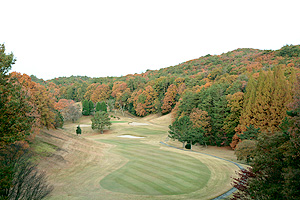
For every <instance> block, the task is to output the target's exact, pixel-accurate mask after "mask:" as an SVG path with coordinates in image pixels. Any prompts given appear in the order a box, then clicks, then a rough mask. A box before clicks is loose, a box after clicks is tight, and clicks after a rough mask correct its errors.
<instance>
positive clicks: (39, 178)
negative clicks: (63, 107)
mask: <svg viewBox="0 0 300 200" xmlns="http://www.w3.org/2000/svg"><path fill="white" fill-rule="evenodd" d="M14 63H15V58H14V55H13V54H12V53H11V54H6V53H5V46H4V45H3V44H2V45H0V113H1V115H0V121H1V123H0V198H1V199H42V198H44V197H45V196H47V195H48V194H49V193H50V192H51V190H52V187H51V186H49V185H48V184H47V182H46V176H45V174H43V173H42V172H40V171H39V170H38V168H37V167H36V164H34V163H32V162H30V156H29V155H30V154H28V153H27V152H28V142H27V141H29V140H32V138H33V136H34V135H35V134H37V133H38V131H39V128H41V127H46V128H54V126H55V117H56V114H55V109H54V101H53V100H52V99H51V98H49V96H50V94H49V93H48V92H47V90H46V89H45V87H44V86H42V85H40V84H38V83H35V82H33V81H32V80H31V78H30V77H29V76H27V75H25V74H24V75H21V74H19V73H11V74H8V71H9V70H10V69H11V67H12V65H13V64H14Z"/></svg>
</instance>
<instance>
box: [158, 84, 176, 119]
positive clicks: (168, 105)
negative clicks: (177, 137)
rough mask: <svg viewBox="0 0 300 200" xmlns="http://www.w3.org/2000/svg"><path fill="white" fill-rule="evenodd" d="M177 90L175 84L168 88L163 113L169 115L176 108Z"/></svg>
mask: <svg viewBox="0 0 300 200" xmlns="http://www.w3.org/2000/svg"><path fill="white" fill-rule="evenodd" d="M177 90H178V88H177V86H176V85H174V84H172V85H170V86H169V87H168V90H167V92H166V93H165V97H164V99H163V105H162V107H161V109H162V113H169V112H171V110H172V109H173V108H174V106H175V104H176V97H177Z"/></svg>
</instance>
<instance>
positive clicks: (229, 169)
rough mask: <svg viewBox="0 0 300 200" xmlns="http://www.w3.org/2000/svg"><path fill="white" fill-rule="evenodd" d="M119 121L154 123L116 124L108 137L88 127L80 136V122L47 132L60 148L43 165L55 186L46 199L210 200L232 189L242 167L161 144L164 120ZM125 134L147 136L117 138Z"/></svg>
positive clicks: (45, 138) (87, 121) (164, 135)
mask: <svg viewBox="0 0 300 200" xmlns="http://www.w3.org/2000/svg"><path fill="white" fill-rule="evenodd" d="M163 117H164V119H165V122H166V121H167V118H166V116H163ZM120 118H121V119H120V120H122V121H134V122H139V123H147V124H149V125H148V126H131V125H129V124H128V123H114V124H113V125H112V127H111V130H109V131H106V132H105V133H104V134H100V133H97V132H94V131H93V130H92V129H91V128H90V127H84V129H83V130H84V131H83V134H82V135H80V136H76V134H75V130H76V127H77V125H78V124H77V123H76V124H71V123H70V124H66V125H65V126H64V129H62V130H55V131H54V130H45V131H44V133H43V141H45V142H46V143H49V144H53V145H56V146H58V147H59V149H58V150H57V151H56V152H55V153H54V156H51V157H47V158H46V159H45V160H44V162H42V163H41V164H40V165H41V166H40V167H41V169H44V170H47V173H48V175H49V180H50V181H51V183H52V184H54V191H53V192H52V193H51V196H49V197H48V198H47V199H51V200H52V199H64V200H65V199H71V200H73V199H80V200H82V199H86V200H90V199H100V200H101V199H103V200H119V199H122V200H162V199H164V200H165V199H167V200H168V199H170V200H179V199H204V200H205V199H212V198H214V197H216V196H218V195H220V194H222V193H224V192H226V191H228V190H229V189H230V188H231V187H232V186H231V184H230V183H231V177H232V176H234V175H235V171H236V170H237V169H238V168H237V167H236V166H235V165H233V164H232V163H229V162H226V161H224V160H220V159H216V158H213V157H211V156H208V155H203V154H199V153H194V152H191V151H182V150H179V149H174V148H170V147H166V146H164V145H161V144H160V143H159V142H160V141H165V139H166V138H167V135H168V134H167V131H168V126H167V123H166V124H162V123H159V124H156V123H153V122H154V121H157V122H161V120H159V119H154V118H151V117H149V120H146V119H143V118H132V117H122V116H120ZM150 120H151V121H150ZM165 122H164V123H165ZM80 124H90V117H83V118H81V120H80ZM46 133H47V134H46ZM123 134H129V135H136V136H146V137H145V138H141V139H127V138H119V137H117V136H119V135H123ZM178 144H179V143H178ZM195 149H196V148H195ZM199 150H200V151H203V150H202V149H199ZM208 150H209V149H208ZM208 150H205V153H209V152H207V151H208ZM224 151H226V152H229V151H228V150H225V149H224ZM215 152H216V153H217V154H219V151H215ZM224 154H225V153H224ZM220 157H222V156H220ZM205 177H206V178H205Z"/></svg>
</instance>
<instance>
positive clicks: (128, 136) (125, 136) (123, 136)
mask: <svg viewBox="0 0 300 200" xmlns="http://www.w3.org/2000/svg"><path fill="white" fill-rule="evenodd" d="M117 137H121V138H145V137H138V136H133V135H119V136H117Z"/></svg>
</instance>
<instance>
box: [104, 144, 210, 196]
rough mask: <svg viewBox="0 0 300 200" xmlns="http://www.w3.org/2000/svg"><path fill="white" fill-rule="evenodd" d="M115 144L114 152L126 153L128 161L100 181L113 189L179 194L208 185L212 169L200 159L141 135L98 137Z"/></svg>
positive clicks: (142, 193) (155, 193)
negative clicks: (145, 140) (144, 139)
mask: <svg viewBox="0 0 300 200" xmlns="http://www.w3.org/2000/svg"><path fill="white" fill-rule="evenodd" d="M98 141H100V142H104V143H109V144H115V145H116V147H115V148H113V149H112V152H113V153H116V154H119V155H121V156H124V157H126V158H127V159H128V160H129V161H128V163H127V164H126V165H124V166H123V167H121V168H120V169H118V170H116V171H114V172H113V173H111V174H109V175H107V176H106V177H104V178H103V179H102V180H101V181H100V185H101V186H102V187H103V188H105V189H107V190H110V191H113V192H120V193H127V194H139V195H178V194H187V193H191V192H194V191H197V190H199V189H201V188H203V187H205V186H206V184H207V182H208V180H209V179H210V176H211V172H210V170H209V169H208V167H207V166H206V165H204V164H203V163H202V162H200V161H199V160H197V159H195V158H193V157H191V156H187V155H183V154H180V153H174V152H170V151H165V150H161V149H159V147H158V146H153V145H149V144H144V143H141V142H139V141H138V140H137V139H121V138H120V139H119V138H118V139H111V140H98Z"/></svg>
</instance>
